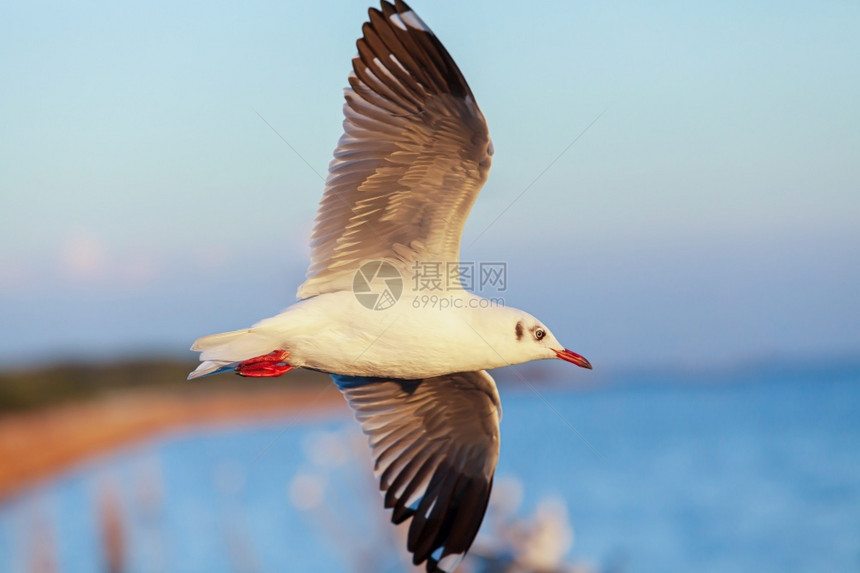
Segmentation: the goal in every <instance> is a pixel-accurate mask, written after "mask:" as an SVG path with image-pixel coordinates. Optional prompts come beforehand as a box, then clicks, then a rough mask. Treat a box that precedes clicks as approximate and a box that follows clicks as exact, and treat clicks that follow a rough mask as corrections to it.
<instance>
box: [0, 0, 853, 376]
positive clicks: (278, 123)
mask: <svg viewBox="0 0 860 573" xmlns="http://www.w3.org/2000/svg"><path fill="white" fill-rule="evenodd" d="M368 5H369V4H368V2H366V1H352V0H350V1H347V0H338V1H330V2H301V3H297V2H249V3H244V4H241V5H238V4H237V5H233V6H229V7H228V6H221V5H217V6H216V5H212V4H210V3H195V2H161V1H157V2H146V3H143V2H131V3H122V4H116V3H108V2H83V3H76V4H74V5H69V4H67V3H62V2H54V1H47V2H36V3H33V2H16V1H13V2H6V3H4V4H3V5H2V6H0V71H2V73H3V77H4V78H7V80H6V82H4V87H3V89H2V90H0V133H2V134H3V137H2V138H0V194H2V215H0V217H2V231H0V325H2V330H0V367H2V366H4V365H18V364H25V363H33V362H34V363H40V362H53V361H56V360H61V359H67V358H69V357H83V358H87V357H99V358H105V357H110V356H112V355H115V354H122V355H129V354H135V353H158V352H169V353H173V354H178V353H181V352H183V351H184V350H185V349H186V348H187V347H188V346H189V345H190V343H191V341H192V340H193V339H194V338H196V337H197V336H199V335H202V334H207V333H210V332H216V331H221V330H230V329H234V328H241V327H244V326H247V325H249V324H251V323H253V322H255V321H256V320H258V319H260V318H263V317H265V316H269V315H271V314H274V313H276V312H277V311H278V310H279V309H280V308H282V307H285V306H287V305H288V304H289V303H291V302H292V301H293V300H294V293H295V289H296V287H297V286H298V284H299V283H300V282H301V280H302V277H303V274H304V267H305V266H306V264H307V246H306V241H307V237H308V235H309V233H310V228H311V222H312V218H313V215H314V213H315V210H316V206H317V202H318V200H319V197H320V195H321V193H322V181H321V180H320V178H319V177H318V175H317V173H320V174H323V175H324V174H325V169H326V166H327V164H328V161H329V158H330V157H331V151H332V149H333V148H334V145H335V143H336V141H337V138H338V136H339V135H340V130H341V128H340V122H341V117H342V116H341V111H340V108H341V103H342V88H343V87H344V86H345V85H346V76H347V73H348V71H349V60H350V58H351V57H352V56H353V54H354V53H355V47H354V42H355V39H356V38H357V37H358V36H359V35H360V30H361V24H362V23H363V22H364V19H365V17H366V16H365V15H366V9H367V6H368ZM411 5H412V7H413V8H414V9H415V10H416V11H417V12H418V13H419V14H420V15H421V17H422V18H423V19H424V20H425V21H426V22H427V23H428V24H429V25H430V26H431V27H432V28H433V30H434V31H435V32H436V34H437V35H438V36H439V37H440V39H441V40H442V42H443V43H444V44H445V45H446V47H447V48H448V50H449V51H450V52H451V54H452V55H453V57H454V58H455V60H456V61H457V62H458V64H459V65H460V68H461V69H462V71H463V73H464V75H465V76H466V78H467V80H468V81H469V83H470V85H471V87H472V90H473V92H474V93H475V95H476V98H477V100H478V103H479V104H480V105H481V107H482V109H483V111H484V114H485V116H486V117H487V120H488V123H489V126H490V133H491V135H492V137H493V140H494V143H495V150H496V154H495V157H494V165H493V169H492V172H491V174H490V180H489V182H488V184H487V185H486V186H485V188H484V191H483V192H482V194H481V196H480V197H479V199H478V201H477V203H476V205H475V207H474V209H473V212H472V216H471V218H470V220H469V222H468V224H467V227H466V231H465V235H464V242H463V252H462V256H463V258H464V260H474V261H481V260H492V261H499V260H501V261H505V262H507V264H508V274H509V289H508V291H507V292H506V293H505V302H506V304H509V305H512V306H517V307H519V308H523V309H525V310H528V311H529V312H531V313H532V314H535V315H536V316H538V317H540V318H542V319H543V320H544V321H545V322H546V323H547V324H548V325H549V326H550V328H552V329H553V331H554V332H555V334H556V335H557V336H558V337H559V339H560V340H562V342H564V343H566V344H568V346H570V347H571V348H573V349H574V350H577V351H580V352H582V353H583V354H584V355H586V356H587V357H588V358H589V359H591V360H592V362H594V363H595V364H602V365H611V366H635V365H643V364H644V365H654V364H661V365H664V364H682V365H698V364H704V365H717V364H725V363H733V362H737V361H743V360H747V359H754V358H758V357H761V356H776V357H805V358H810V359H815V358H817V357H829V356H838V355H857V354H860V297H858V296H857V293H858V292H860V65H858V57H860V34H857V31H858V30H860V5H858V4H857V3H852V2H835V1H834V2H819V3H811V2H809V3H794V4H790V5H789V4H786V3H780V2H753V3H749V2H698V3H688V2H657V3H649V4H647V5H645V4H641V3H635V2H621V3H612V4H611V5H610V4H607V3H583V2H564V1H561V0H553V1H551V0H544V1H535V2H529V3H519V2H504V1H501V2H499V1H489V0H482V1H470V2H468V3H458V4H456V7H455V4H454V3H443V2H429V1H423V2H422V1H418V0H416V1H414V2H412V3H411ZM258 113H259V115H260V116H262V117H263V118H265V120H266V121H267V122H269V123H270V124H271V125H272V126H273V127H274V128H275V129H276V130H277V131H278V133H280V135H281V136H283V138H284V139H286V141H288V142H289V144H290V145H292V146H293V147H294V148H295V149H296V150H297V151H298V152H299V154H301V158H300V157H298V156H297V155H296V154H295V153H293V151H291V150H290V148H289V147H288V146H287V145H286V144H285V143H284V142H283V141H281V139H279V137H278V135H276V134H275V133H274V132H273V131H272V130H271V129H270V128H269V127H268V126H267V125H266V123H265V122H264V121H263V120H262V119H261V118H260V117H259V116H258ZM601 113H602V114H603V115H602V116H601V115H600V114H601ZM598 116H600V119H599V120H597V121H596V122H595V123H594V125H593V126H591V127H590V128H589V129H588V130H587V131H586V132H585V133H584V134H583V135H582V137H581V138H580V139H579V140H578V141H576V143H574V144H573V145H572V146H571V147H570V148H569V149H568V150H567V151H566V152H565V153H564V154H563V155H561V157H559V158H558V160H557V161H555V162H554V163H553V160H554V159H555V158H556V157H557V156H558V155H559V154H560V153H561V152H562V151H563V150H565V149H566V148H567V147H568V145H570V144H571V142H573V141H574V139H575V138H576V137H577V136H578V135H579V134H580V133H581V132H582V131H583V129H585V128H586V126H588V125H589V124H590V123H591V122H592V121H594V119H595V118H596V117H598ZM302 158H303V159H302ZM304 160H306V161H307V162H308V163H309V164H310V166H311V167H308V165H306V164H305V163H304ZM550 165H551V166H550ZM548 166H550V167H549V169H547V167H548ZM545 169H546V172H545V173H543V175H541V176H540V177H539V178H538V179H537V181H535V178H536V177H538V176H539V175H540V174H541V173H542V172H543V171H544V170H545ZM314 171H316V172H317V173H315V172H314ZM533 181H534V183H533V184H532V182H533ZM530 184H532V185H531V186H529V185H530ZM526 189H527V190H526ZM524 190H525V192H524V193H523V191H524ZM521 193H522V195H521ZM520 195H521V196H520ZM517 197H519V199H517ZM512 203H513V206H512V207H510V208H509V206H510V205H511V204H512ZM500 214H501V216H500ZM189 356H190V355H189ZM561 368H564V366H563V365H561Z"/></svg>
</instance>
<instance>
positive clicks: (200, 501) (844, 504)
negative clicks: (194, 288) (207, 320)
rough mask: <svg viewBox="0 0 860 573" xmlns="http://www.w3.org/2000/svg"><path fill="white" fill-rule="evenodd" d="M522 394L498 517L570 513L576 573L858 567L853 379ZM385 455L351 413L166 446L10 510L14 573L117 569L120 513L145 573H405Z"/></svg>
mask: <svg viewBox="0 0 860 573" xmlns="http://www.w3.org/2000/svg"><path fill="white" fill-rule="evenodd" d="M515 386H516V383H515V382H513V383H511V384H508V385H507V386H505V387H503V388H502V389H501V393H502V403H503V408H504V417H503V420H502V454H501V460H500V462H499V467H498V471H497V488H496V492H495V493H496V497H497V498H499V499H496V500H494V503H500V502H501V503H508V504H510V503H514V504H515V505H516V506H517V507H519V511H521V512H530V511H533V510H534V507H535V506H536V504H537V503H538V502H539V500H541V499H544V498H546V497H552V498H558V499H560V500H562V501H563V503H564V505H565V506H566V508H567V513H568V518H569V520H570V523H571V525H572V527H573V530H574V544H573V548H572V549H571V550H570V553H569V558H570V559H571V560H572V561H575V562H577V563H589V564H591V566H592V567H593V569H594V570H597V571H609V570H613V571H629V572H651V571H654V572H657V571H660V572H666V571H678V572H686V571H696V572H699V573H702V572H725V571H759V572H761V571H774V572H777V571H779V572H790V571H860V373H858V369H857V368H856V367H852V368H846V369H841V370H840V369H838V368H836V369H832V370H829V371H826V372H812V371H806V372H792V371H790V370H785V371H782V372H771V373H770V374H767V375H747V376H743V375H734V376H730V375H726V376H723V377H720V376H716V377H708V378H707V379H690V378H685V377H683V376H682V377H676V378H675V379H672V380H666V379H661V378H660V377H659V376H649V377H637V376H633V375H631V376H630V377H629V379H628V380H624V381H620V382H619V383H615V384H612V385H608V386H605V387H600V388H597V387H595V388H589V389H585V390H578V391H569V390H568V391H563V390H561V389H560V387H558V386H554V387H552V388H541V389H540V392H541V394H542V396H543V399H542V398H541V397H538V396H536V395H535V394H533V393H531V392H529V391H528V390H527V389H523V388H515ZM544 399H545V400H546V401H547V402H549V404H551V405H552V408H554V409H555V410H556V411H557V413H556V412H554V411H553V409H551V408H550V407H549V406H547V404H546V403H544V401H543V400H544ZM562 418H563V419H562ZM568 423H569V425H568ZM574 429H575V430H574ZM368 457H369V454H368V452H367V451H366V448H365V447H364V443H363V438H362V437H361V436H360V434H359V433H358V430H357V425H356V424H354V422H352V420H350V419H347V418H345V417H332V418H328V419H323V420H320V419H313V420H312V421H309V420H295V419H284V420H275V421H272V420H268V421H260V422H254V423H249V422H245V423H241V424H235V423H234V424H220V425H210V426H205V427H200V428H194V429H188V430H183V431H181V432H173V433H168V434H164V435H160V436H157V437H153V438H151V439H148V440H146V441H144V442H140V443H137V444H134V445H132V446H129V447H127V448H125V449H122V450H120V451H115V452H112V453H110V454H108V455H104V456H101V457H99V458H96V459H93V460H90V461H88V462H86V463H84V464H81V465H79V466H77V467H75V468H73V469H71V470H69V471H67V472H64V473H63V474H61V475H59V476H56V477H55V478H53V479H51V480H49V481H46V482H42V483H40V484H38V485H35V486H33V487H32V488H30V489H29V490H27V491H25V492H24V493H22V494H20V495H18V496H16V497H15V498H13V499H10V500H8V501H6V502H4V503H3V504H2V505H0V571H4V572H5V571H10V572H16V571H30V570H32V569H33V568H34V567H35V565H34V564H36V563H39V562H44V561H47V562H49V563H52V564H53V565H56V567H57V569H58V570H60V571H74V572H77V571H103V570H106V559H107V558H106V557H105V556H104V554H105V551H104V548H103V545H104V541H103V539H104V533H103V530H104V523H105V514H106V513H107V514H110V515H115V516H117V520H118V522H119V526H118V527H119V528H120V529H121V530H122V533H121V536H120V537H121V538H122V540H123V541H122V552H123V555H124V560H125V562H126V564H127V570H129V571H141V572H144V571H207V572H220V571H224V572H227V571H307V572H313V571H321V572H322V571H348V570H361V563H370V562H372V563H375V565H372V566H371V565H368V566H367V567H366V570H372V569H371V568H377V570H390V571H397V570H400V569H401V565H399V563H400V561H398V559H399V557H398V556H397V553H396V550H395V549H394V547H396V546H397V545H398V541H397V540H396V539H395V538H393V536H392V534H391V532H390V531H389V530H391V529H393V528H390V527H389V526H388V525H387V524H386V523H385V520H386V516H385V515H384V514H383V513H382V511H381V509H380V508H379V506H381V498H380V497H379V496H378V495H377V494H375V493H374V489H375V488H374V484H373V482H372V481H371V480H372V475H371V471H370V468H369V464H368V462H367V458H368ZM500 484H501V485H500ZM512 492H513V493H512ZM520 492H521V493H520ZM518 496H519V497H521V499H515V500H513V501H512V499H511V498H517V497H518ZM492 511H493V509H492V507H491V512H492ZM489 521H490V517H489V516H488V523H489ZM485 525H487V524H485ZM482 535H483V530H482ZM479 539H480V536H479Z"/></svg>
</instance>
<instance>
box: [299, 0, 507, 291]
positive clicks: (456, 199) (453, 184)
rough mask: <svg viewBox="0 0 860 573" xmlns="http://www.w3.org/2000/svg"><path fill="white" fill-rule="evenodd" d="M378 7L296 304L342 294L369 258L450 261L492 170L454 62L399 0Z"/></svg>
mask: <svg viewBox="0 0 860 573" xmlns="http://www.w3.org/2000/svg"><path fill="white" fill-rule="evenodd" d="M381 8H382V9H381V11H380V10H376V9H371V10H370V12H369V13H370V18H369V21H368V22H366V23H365V24H364V26H363V32H364V35H363V36H362V37H361V38H359V40H358V42H357V46H358V56H357V57H355V58H354V59H353V60H352V66H353V72H352V73H351V74H350V76H349V84H350V87H349V88H347V89H346V91H345V97H346V104H345V105H344V108H343V109H344V115H345V119H344V122H343V129H344V134H343V136H342V137H341V138H340V141H339V142H338V146H337V149H335V152H334V159H333V160H332V162H331V164H330V165H329V175H328V179H327V180H326V189H325V193H324V195H323V198H322V201H321V203H320V206H319V211H318V213H317V217H316V222H315V226H314V231H313V235H312V236H311V264H310V267H309V269H308V279H307V281H305V283H304V284H302V286H301V287H299V292H298V296H299V298H307V297H310V296H314V295H317V294H322V293H325V292H333V291H339V290H347V289H349V288H350V287H351V284H352V279H353V276H354V274H355V271H356V270H357V269H358V267H359V266H360V265H361V264H362V263H363V262H366V261H369V260H383V259H384V260H388V261H390V262H393V263H395V264H398V265H399V266H400V268H402V269H408V268H410V267H411V265H412V263H413V262H414V261H418V260H421V261H429V262H440V263H445V262H454V261H457V260H458V259H459V251H460V235H461V233H462V230H463V225H464V223H465V221H466V217H467V216H468V214H469V210H470V209H471V208H472V204H473V203H474V202H475V198H476V197H477V195H478V192H479V191H480V189H481V187H482V186H483V184H484V181H486V179H487V173H488V172H489V169H490V162H491V160H490V156H491V155H492V144H491V142H490V136H489V133H488V131H487V124H486V122H485V121H484V116H483V114H482V113H481V110H480V109H479V108H478V105H477V103H475V98H474V97H473V96H472V91H471V90H470V89H469V86H468V84H467V83H466V80H465V79H464V78H463V74H461V73H460V70H459V69H458V68H457V64H455V63H454V60H453V59H452V58H451V56H450V55H449V54H448V51H447V50H446V49H445V47H444V46H443V45H442V43H441V42H440V41H439V40H438V39H437V38H436V36H435V35H434V34H433V32H432V31H431V30H430V29H429V28H428V27H427V25H426V24H424V22H423V21H422V20H421V19H420V18H419V17H418V16H417V15H416V14H415V12H413V11H412V9H411V8H409V6H407V5H406V3H405V2H402V1H401V0H397V1H396V2H395V4H394V5H392V4H390V3H388V2H386V1H383V2H382V7H381Z"/></svg>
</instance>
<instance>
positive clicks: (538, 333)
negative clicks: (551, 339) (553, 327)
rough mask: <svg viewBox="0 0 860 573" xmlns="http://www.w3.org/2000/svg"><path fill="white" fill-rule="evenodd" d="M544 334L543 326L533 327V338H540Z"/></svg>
mask: <svg viewBox="0 0 860 573" xmlns="http://www.w3.org/2000/svg"><path fill="white" fill-rule="evenodd" d="M544 336H546V330H544V329H543V328H536V329H535V338H537V339H538V340H541V339H542V338H543V337H544Z"/></svg>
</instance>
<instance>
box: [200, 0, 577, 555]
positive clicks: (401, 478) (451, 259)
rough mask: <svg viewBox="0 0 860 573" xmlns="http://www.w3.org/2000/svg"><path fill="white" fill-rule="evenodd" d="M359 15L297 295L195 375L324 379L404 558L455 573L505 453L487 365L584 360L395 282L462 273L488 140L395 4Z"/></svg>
mask: <svg viewBox="0 0 860 573" xmlns="http://www.w3.org/2000/svg"><path fill="white" fill-rule="evenodd" d="M369 14H370V16H369V21H368V22H366V23H365V24H364V26H363V29H362V31H363V36H362V37H361V38H359V40H358V42H357V46H358V55H357V56H356V57H355V58H354V59H353V60H352V66H353V72H352V73H351V74H350V76H349V85H350V87H349V88H347V89H346V91H345V97H346V104H345V105H344V115H345V120H344V123H343V126H344V134H343V136H342V137H341V138H340V141H339V142H338V146H337V149H335V152H334V159H333V160H332V162H331V164H330V166H329V175H328V179H327V180H326V189H325V193H324V195H323V198H322V202H321V204H320V207H319V212H318V214H317V218H316V223H315V226H314V231H313V235H312V237H311V264H310V268H309V270H308V278H307V280H306V281H305V283H304V284H302V285H301V286H300V287H299V291H298V298H299V299H300V300H299V301H298V302H297V303H295V304H293V305H292V306H290V307H289V308H287V309H286V310H285V311H283V312H282V313H281V314H278V315H277V316H274V317H272V318H267V319H265V320H262V321H260V322H258V323H257V324H255V325H254V326H253V327H251V328H248V329H244V330H238V331H235V332H226V333H223V334H213V335H211V336H204V337H203V338H200V339H199V340H197V341H196V342H195V343H194V345H193V347H192V350H196V351H199V352H200V359H201V361H202V363H201V364H200V366H199V367H198V368H197V369H196V370H195V371H194V372H192V373H191V374H190V375H189V379H190V378H197V377H200V376H206V375H209V374H216V373H219V372H225V371H235V372H236V373H238V374H240V375H242V376H280V375H281V374H284V373H285V372H287V371H289V370H290V369H292V368H299V367H303V368H311V369H315V370H320V371H323V372H327V373H330V374H331V375H332V377H333V378H334V380H335V382H336V383H337V385H338V387H339V388H340V390H341V391H342V392H343V393H344V395H345V396H346V399H347V400H348V401H349V404H350V406H351V407H352V408H353V410H354V411H355V415H356V418H357V420H358V421H359V422H360V423H361V425H362V427H363V429H364V431H365V433H367V434H368V435H369V440H370V445H371V448H372V450H373V456H374V458H375V469H376V473H377V476H378V477H379V479H380V488H381V489H382V490H383V491H384V492H385V507H387V508H391V509H393V515H392V521H393V522H394V523H396V524H399V523H402V522H404V521H405V520H407V519H410V518H411V522H410V524H409V531H408V541H407V548H408V550H409V551H410V552H412V554H413V561H414V563H415V564H416V565H418V564H421V563H423V562H425V561H426V562H427V570H428V571H453V570H454V569H455V568H456V567H457V565H458V564H459V562H460V561H461V560H462V558H463V556H464V555H465V553H466V551H467V550H468V549H469V547H470V546H471V544H472V541H473V540H474V538H475V536H476V535H477V532H478V528H479V527H480V524H481V521H482V520H483V516H484V512H485V510H486V507H487V502H488V500H489V495H490V490H491V488H492V482H493V474H494V472H495V467H496V462H497V460H498V454H499V418H500V415H501V406H500V403H499V394H498V391H497V390H496V385H495V383H494V382H493V379H492V378H491V377H490V376H489V375H488V374H487V373H486V372H485V371H484V370H485V369H489V368H498V367H501V366H508V365H511V364H518V363H522V362H528V361H531V360H542V359H548V358H560V359H562V360H566V361H568V362H572V363H574V364H577V365H579V366H582V367H584V368H591V365H590V364H589V363H588V361H587V360H586V359H585V358H583V357H582V356H580V355H579V354H577V353H575V352H573V351H570V350H567V349H565V348H564V347H563V346H562V345H561V344H560V343H559V342H558V340H556V338H555V336H553V335H552V333H551V332H550V331H549V329H548V328H547V327H546V326H544V324H543V323H542V322H541V321H539V320H537V319H536V318H535V317H533V316H531V315H530V314H528V313H526V312H523V311H521V310H517V309H514V308H506V307H501V306H498V305H496V304H490V301H488V300H487V299H484V298H481V297H479V296H477V295H475V294H472V293H470V292H468V291H466V290H465V289H464V288H463V285H462V284H461V283H460V282H459V281H454V282H455V284H454V285H453V288H452V285H450V284H448V287H449V288H448V289H447V290H445V291H444V292H443V293H440V292H439V291H438V290H437V288H436V287H438V285H437V284H435V283H433V284H426V283H427V281H408V282H407V284H406V285H404V280H403V279H404V277H412V276H413V274H414V273H415V272H416V269H417V268H420V265H422V264H428V263H433V264H435V265H440V266H441V267H442V268H443V269H444V268H446V267H447V265H449V264H454V265H456V264H458V262H459V260H460V253H459V250H460V248H459V245H460V236H461V233H462V230H463V225H464V223H465V221H466V217H467V216H468V213H469V210H470V209H471V207H472V204H473V203H474V202H475V198H476V197H477V195H478V192H479V191H480V189H481V187H482V186H483V184H484V181H486V178H487V174H488V172H489V169H490V163H491V156H492V154H493V144H492V142H491V141H490V136H489V133H488V130H487V124H486V122H485V120H484V116H483V114H482V113H481V110H480V109H479V108H478V105H477V103H476V102H475V98H474V96H473V95H472V92H471V90H470V89H469V86H468V84H467V83H466V80H465V79H464V78H463V75H462V74H461V73H460V70H459V69H458V68H457V65H456V64H455V63H454V60H453V59H452V58H451V56H450V55H449V54H448V51H447V50H446V49H445V48H444V46H443V45H442V44H441V42H440V41H439V40H438V39H437V38H436V36H435V35H434V34H433V32H432V31H431V30H430V28H428V27H427V25H426V24H425V23H424V22H423V21H422V20H421V19H420V18H419V17H418V15H417V14H416V13H415V12H414V11H412V9H411V8H409V6H407V5H406V3H404V2H402V1H401V0H396V2H395V3H394V5H392V4H390V3H389V2H386V1H384V0H383V1H382V5H381V10H376V9H371V10H370V11H369ZM409 283H411V284H409ZM422 283H425V284H422ZM374 285H376V288H374ZM410 286H411V287H412V288H409V287H410ZM377 291H381V292H377ZM428 295H433V296H432V297H431V296H428ZM434 301H435V302H434Z"/></svg>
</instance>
